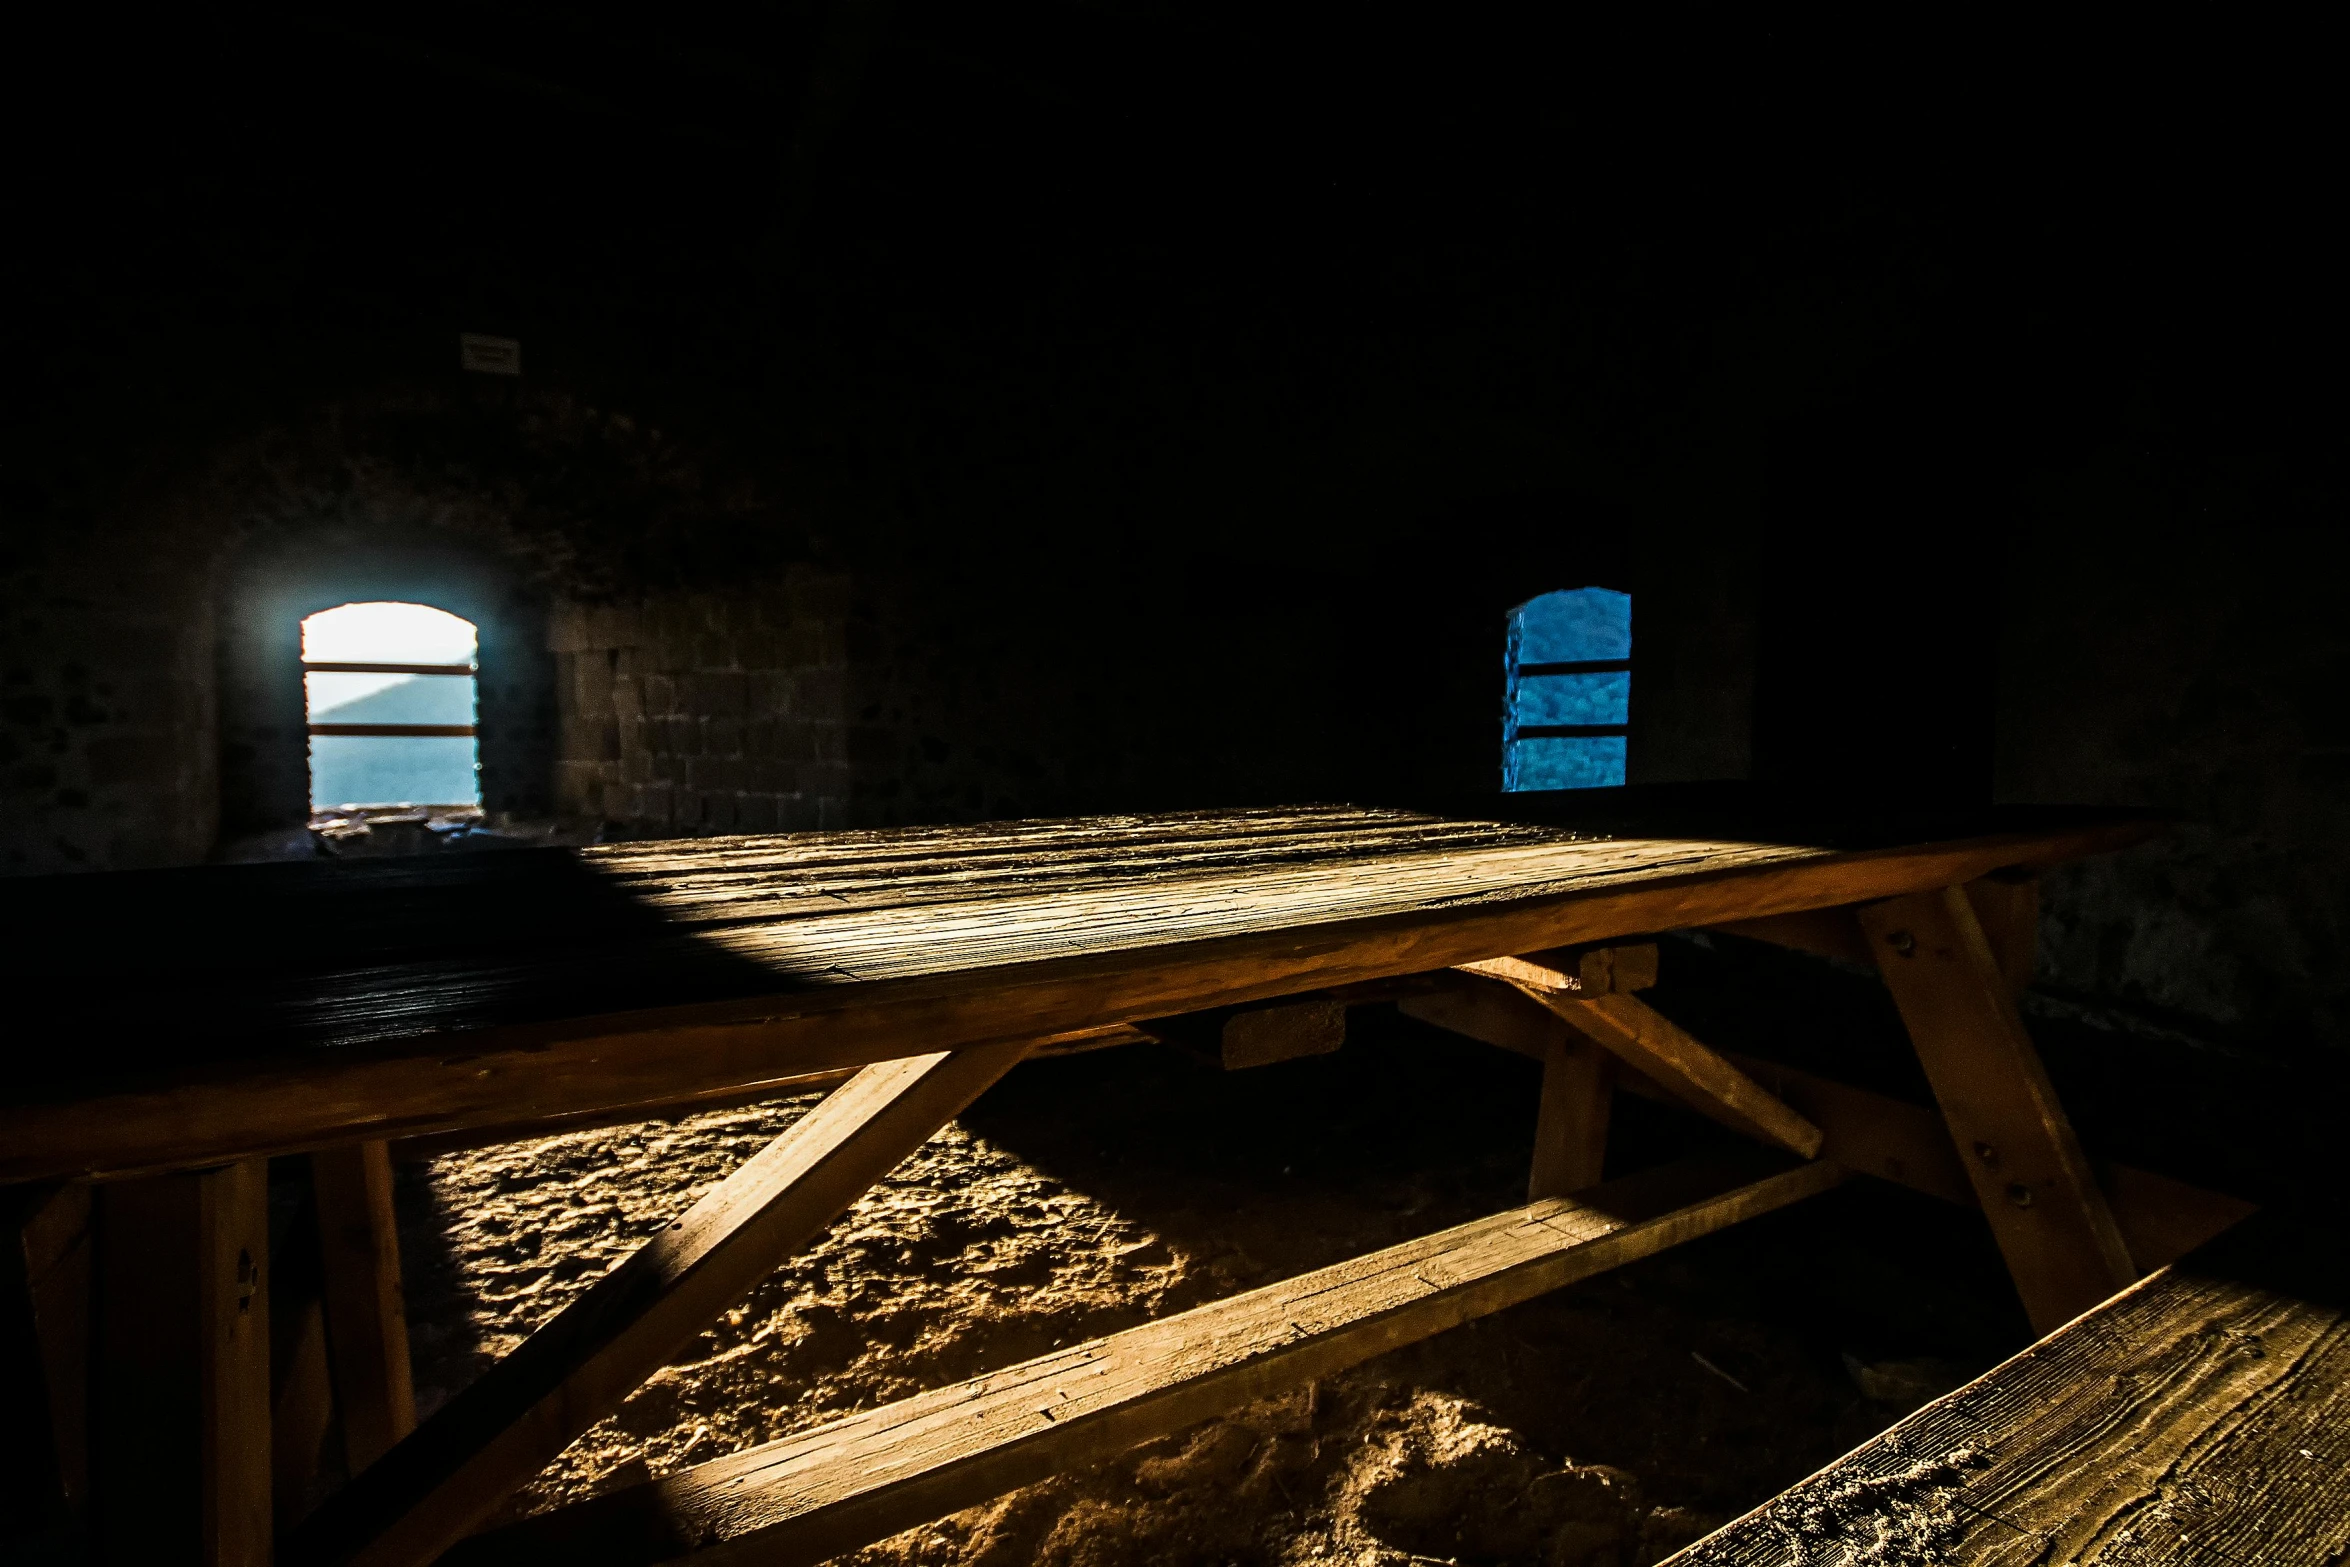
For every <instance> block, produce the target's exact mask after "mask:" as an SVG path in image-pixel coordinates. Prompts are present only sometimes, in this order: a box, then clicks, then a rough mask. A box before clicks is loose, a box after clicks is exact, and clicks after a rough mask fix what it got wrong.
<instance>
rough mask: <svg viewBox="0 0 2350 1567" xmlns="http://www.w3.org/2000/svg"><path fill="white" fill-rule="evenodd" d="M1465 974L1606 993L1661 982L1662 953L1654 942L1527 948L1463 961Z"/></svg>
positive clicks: (1582, 992)
mask: <svg viewBox="0 0 2350 1567" xmlns="http://www.w3.org/2000/svg"><path fill="white" fill-rule="evenodd" d="M1460 969H1461V971H1462V972H1463V973H1466V974H1481V975H1483V976H1485V977H1486V978H1487V979H1506V980H1509V981H1511V982H1513V983H1515V984H1520V985H1529V986H1532V987H1533V988H1534V989H1536V990H1550V991H1556V992H1559V993H1560V994H1562V995H1575V996H1606V995H1614V994H1617V993H1618V992H1622V993H1626V994H1628V993H1630V992H1632V991H1635V990H1646V989H1648V988H1649V987H1650V986H1652V985H1654V984H1655V983H1656V973H1657V953H1656V943H1655V942H1653V941H1641V942H1634V943H1632V944H1630V945H1625V946H1606V947H1566V948H1562V949H1560V950H1558V951H1555V952H1528V953H1523V954H1520V955H1518V956H1515V957H1506V958H1486V959H1484V960H1482V961H1480V962H1476V963H1463V964H1461V965H1460Z"/></svg>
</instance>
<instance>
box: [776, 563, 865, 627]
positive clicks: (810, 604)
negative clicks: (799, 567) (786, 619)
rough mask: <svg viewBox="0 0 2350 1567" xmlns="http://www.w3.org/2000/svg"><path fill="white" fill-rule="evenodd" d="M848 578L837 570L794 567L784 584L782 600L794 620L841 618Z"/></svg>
mask: <svg viewBox="0 0 2350 1567" xmlns="http://www.w3.org/2000/svg"><path fill="white" fill-rule="evenodd" d="M849 596H850V595H849V579H848V578H847V577H846V576H843V575H841V574H840V573H838V572H829V571H797V572H794V573H793V574H792V576H791V579H790V580H789V582H788V583H787V584H786V585H785V588H784V602H785V603H786V604H787V605H789V606H790V609H791V614H792V618H793V619H794V620H795V621H797V620H845V619H847V618H848V613H849Z"/></svg>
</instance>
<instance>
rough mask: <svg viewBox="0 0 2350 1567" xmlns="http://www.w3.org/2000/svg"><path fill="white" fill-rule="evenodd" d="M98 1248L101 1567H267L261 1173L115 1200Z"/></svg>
mask: <svg viewBox="0 0 2350 1567" xmlns="http://www.w3.org/2000/svg"><path fill="white" fill-rule="evenodd" d="M98 1246H99V1253H98V1276H99V1316H98V1324H99V1326H98V1331H99V1349H98V1355H97V1362H96V1365H97V1377H98V1385H97V1398H96V1400H95V1404H96V1407H95V1409H94V1411H93V1414H94V1416H95V1418H94V1420H93V1422H92V1432H91V1435H92V1441H93V1448H94V1451H93V1454H92V1458H93V1469H94V1471H95V1472H94V1474H93V1476H92V1481H93V1506H92V1510H91V1517H92V1522H93V1526H94V1527H93V1534H94V1536H95V1547H96V1549H95V1557H96V1559H97V1560H98V1561H100V1562H103V1563H109V1564H112V1563H123V1564H130V1563H139V1564H142V1567H147V1564H152V1563H155V1562H164V1561H172V1562H200V1563H204V1564H206V1567H266V1564H267V1563H268V1562H269V1560H270V1526H271V1517H270V1429H269V1290H268V1288H267V1282H268V1281H267V1279H266V1278H265V1277H264V1276H263V1269H264V1268H265V1267H266V1265H267V1262H268V1256H269V1171H268V1166H267V1164H266V1163H265V1161H262V1160H258V1159H254V1160H248V1161H245V1162H243V1163H240V1164H233V1165H228V1166H224V1167H223V1168H220V1169H217V1170H210V1171H205V1172H203V1173H200V1174H194V1175H171V1176H162V1177H158V1178H156V1179H154V1180H148V1181H131V1182H124V1183H121V1184H118V1185H114V1186H110V1187H108V1188H106V1189H105V1190H104V1191H103V1193H102V1194H101V1205H100V1213H99V1228H98Z"/></svg>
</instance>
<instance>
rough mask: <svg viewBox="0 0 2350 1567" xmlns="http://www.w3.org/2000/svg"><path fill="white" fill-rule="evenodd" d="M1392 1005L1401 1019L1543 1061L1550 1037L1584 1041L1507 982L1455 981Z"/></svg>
mask: <svg viewBox="0 0 2350 1567" xmlns="http://www.w3.org/2000/svg"><path fill="white" fill-rule="evenodd" d="M1395 1009H1396V1010H1397V1011H1398V1012H1401V1013H1402V1014H1403V1015H1404V1016H1406V1017H1412V1018H1418V1019H1419V1020H1420V1021H1421V1022H1423V1023H1429V1024H1433V1025H1434V1026H1436V1027H1437V1028H1442V1029H1448V1030H1450V1031H1451V1032H1453V1033H1455V1034H1463V1035H1466V1036H1467V1037H1469V1038H1471V1039H1476V1040H1482V1041H1483V1042H1484V1043H1486V1044H1489V1045H1494V1046H1497V1047H1499V1048H1500V1049H1503V1050H1508V1051H1512V1052H1514V1053H1516V1054H1518V1055H1522V1056H1526V1057H1529V1058H1531V1059H1533V1060H1536V1061H1542V1062H1548V1061H1549V1059H1550V1047H1551V1045H1552V1044H1553V1043H1554V1042H1555V1041H1558V1040H1562V1039H1563V1040H1568V1041H1570V1042H1586V1041H1584V1040H1583V1036H1582V1035H1581V1034H1579V1033H1577V1032H1575V1030H1574V1029H1573V1028H1571V1027H1569V1026H1568V1024H1567V1021H1566V1019H1564V1018H1562V1017H1560V1016H1559V1015H1558V1014H1557V1013H1556V1012H1553V1011H1551V1009H1550V1008H1548V1007H1546V1006H1544V1005H1543V1004H1542V1003H1541V1002H1539V1001H1536V1000H1535V999H1534V998H1533V997H1531V996H1528V995H1526V994H1525V993H1524V992H1522V991H1520V990H1517V989H1515V988H1513V987H1512V986H1509V985H1494V984H1486V983H1483V982H1481V981H1467V982H1462V983H1456V984H1453V985H1450V986H1447V987H1446V988H1444V989H1442V990H1435V991H1430V992H1427V993H1425V994H1423V995H1417V996H1406V997H1404V998H1403V999H1402V1000H1400V1001H1398V1002H1396V1004H1395Z"/></svg>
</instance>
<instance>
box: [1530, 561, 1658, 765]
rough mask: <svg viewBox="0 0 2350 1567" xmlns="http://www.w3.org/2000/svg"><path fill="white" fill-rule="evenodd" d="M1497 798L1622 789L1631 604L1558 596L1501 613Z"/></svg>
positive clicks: (1606, 591) (1616, 597) (1609, 597)
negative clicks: (1505, 622) (1504, 618)
mask: <svg viewBox="0 0 2350 1567" xmlns="http://www.w3.org/2000/svg"><path fill="white" fill-rule="evenodd" d="M1507 658H1508V664H1507V671H1506V673H1507V680H1508V686H1507V692H1508V695H1507V705H1506V706H1505V708H1504V709H1503V717H1502V736H1501V786H1502V787H1503V788H1504V789H1604V788H1609V787H1612V786H1614V785H1618V784H1621V783H1622V782H1623V781H1624V750H1625V743H1626V737H1627V736H1628V735H1629V734H1630V733H1631V723H1632V595H1631V594H1629V593H1618V592H1616V591H1615V590H1614V589H1613V588H1573V589H1561V590H1560V591H1558V592H1556V593H1545V594H1543V595H1542V596H1541V597H1540V598H1535V599H1529V600H1527V601H1526V602H1525V603H1523V604H1520V605H1519V606H1518V607H1517V608H1516V609H1513V610H1511V611H1510V619H1509V652H1508V655H1507Z"/></svg>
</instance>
